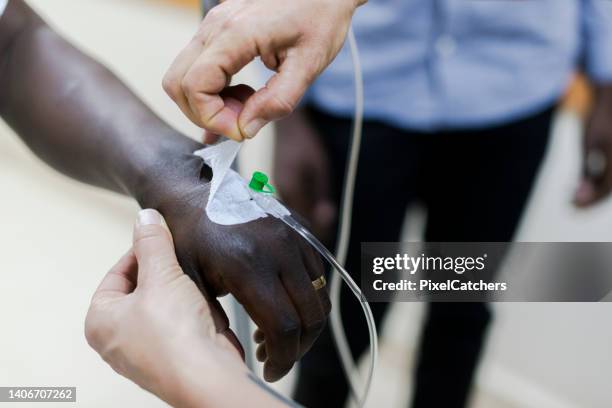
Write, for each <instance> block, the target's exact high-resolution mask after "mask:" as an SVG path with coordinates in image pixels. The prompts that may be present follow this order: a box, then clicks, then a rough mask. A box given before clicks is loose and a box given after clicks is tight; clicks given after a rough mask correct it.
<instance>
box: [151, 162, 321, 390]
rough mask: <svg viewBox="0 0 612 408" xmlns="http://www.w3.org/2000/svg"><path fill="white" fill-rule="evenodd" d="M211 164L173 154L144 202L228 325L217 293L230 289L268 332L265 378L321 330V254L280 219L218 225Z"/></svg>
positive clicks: (286, 366)
mask: <svg viewBox="0 0 612 408" xmlns="http://www.w3.org/2000/svg"><path fill="white" fill-rule="evenodd" d="M209 179H210V168H209V167H207V166H206V165H205V164H204V162H203V161H202V159H201V158H199V157H197V156H194V155H192V154H189V155H185V156H180V157H174V158H168V162H167V163H165V164H163V165H161V164H160V165H159V166H158V168H157V169H155V171H154V172H153V171H152V172H151V173H149V174H148V176H147V180H148V181H147V182H145V183H144V184H145V185H142V196H141V197H140V198H139V202H140V204H141V205H142V206H143V207H147V208H157V209H158V210H159V211H160V212H161V213H162V214H163V215H164V217H165V218H166V221H167V222H168V226H169V227H170V230H171V231H172V233H173V236H174V242H175V247H176V254H177V257H178V259H179V262H180V265H181V266H182V268H183V270H184V271H185V273H186V274H187V275H189V276H190V277H191V278H192V279H193V280H194V281H195V282H196V283H197V285H198V287H199V288H200V289H201V290H202V292H203V293H204V294H205V296H206V297H207V299H208V300H209V305H211V307H212V308H213V309H214V310H217V311H218V313H217V314H216V316H217V317H218V319H217V320H216V321H215V323H216V326H217V328H219V329H221V328H223V327H227V325H228V321H227V319H226V318H222V317H223V316H222V314H223V311H222V309H221V306H220V305H219V303H218V302H217V301H216V298H217V297H220V296H223V295H225V294H227V293H231V294H232V295H233V296H234V297H235V298H236V299H237V300H238V301H239V302H240V303H241V304H242V305H243V306H244V307H245V309H246V311H247V312H248V314H249V316H250V317H251V318H252V319H253V321H254V322H255V324H256V325H257V326H258V328H259V329H261V331H263V333H264V334H265V343H264V347H265V350H266V359H265V363H264V377H265V379H266V380H268V381H275V380H278V379H280V378H281V377H283V376H284V375H285V374H287V373H288V372H289V370H290V369H291V367H293V365H294V363H295V362H296V361H297V360H298V359H299V358H301V357H302V356H303V355H304V353H306V352H307V351H308V350H309V349H310V347H311V346H312V344H313V343H314V341H315V340H316V339H317V337H318V336H319V334H320V333H321V331H322V330H323V328H324V326H325V323H326V320H327V316H328V314H329V311H330V309H331V303H330V300H329V297H328V294H327V291H325V290H318V291H316V290H315V289H314V287H313V285H312V281H314V280H316V279H318V278H319V277H320V276H321V275H323V272H324V268H323V263H322V261H321V259H320V257H319V256H318V254H317V253H316V252H315V251H314V250H313V249H312V248H311V247H310V245H309V244H307V243H306V241H304V240H303V239H302V238H301V237H300V236H299V235H298V234H297V233H296V232H294V231H293V230H292V229H291V228H289V227H288V226H287V225H285V224H284V223H283V222H282V221H280V220H278V219H276V218H274V217H266V218H262V219H258V220H254V221H251V222H248V223H245V224H239V225H231V226H226V225H219V224H215V223H214V222H212V221H211V220H210V219H209V218H208V217H207V215H206V210H205V207H206V203H207V200H208V193H209V189H210V183H209V182H208V181H207V180H209Z"/></svg>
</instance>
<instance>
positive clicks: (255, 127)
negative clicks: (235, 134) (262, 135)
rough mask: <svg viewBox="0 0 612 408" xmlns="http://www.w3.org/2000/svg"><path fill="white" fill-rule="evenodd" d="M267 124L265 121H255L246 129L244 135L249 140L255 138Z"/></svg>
mask: <svg viewBox="0 0 612 408" xmlns="http://www.w3.org/2000/svg"><path fill="white" fill-rule="evenodd" d="M265 124H266V121H265V120H263V119H253V120H252V121H250V122H249V123H247V125H246V126H245V127H244V135H245V136H246V137H247V139H252V138H254V137H255V135H256V134H257V132H259V131H260V130H261V128H262V127H264V125H265Z"/></svg>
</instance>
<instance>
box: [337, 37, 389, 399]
mask: <svg viewBox="0 0 612 408" xmlns="http://www.w3.org/2000/svg"><path fill="white" fill-rule="evenodd" d="M348 44H349V49H350V53H351V60H352V63H353V85H354V92H355V113H354V117H353V128H352V137H351V144H350V148H349V149H350V150H349V155H348V162H347V166H346V173H345V177H344V191H343V193H342V206H341V218H340V229H339V233H338V243H337V246H336V259H337V260H338V262H339V263H340V264H342V265H344V264H345V263H346V258H347V254H348V246H349V241H350V235H351V221H352V220H351V217H352V212H353V195H354V190H355V180H356V178H357V164H358V163H359V151H360V148H361V135H362V127H363V109H364V106H363V105H364V95H363V94H364V92H363V75H362V70H361V61H360V58H359V49H358V48H357V40H356V39H355V34H354V32H353V29H352V28H350V29H349V33H348ZM341 287H342V281H341V279H340V277H339V276H338V275H337V274H335V275H334V276H333V277H332V280H331V285H330V297H331V300H332V304H334V305H335V306H336V307H334V308H333V309H332V312H331V319H330V323H331V329H332V333H333V338H334V342H335V344H336V348H337V350H338V354H339V356H340V361H341V362H342V367H343V369H344V373H345V375H346V377H347V381H348V383H349V387H350V390H351V394H352V396H353V399H354V400H355V401H356V402H357V405H358V406H363V404H365V402H366V401H365V398H366V397H367V393H368V391H369V387H370V384H371V381H372V375H373V371H374V368H375V364H376V360H377V354H378V344H377V340H378V338H377V337H376V338H375V339H374V340H372V338H370V345H372V344H375V346H376V347H370V360H371V366H370V372H369V375H368V378H367V380H366V384H367V387H366V388H365V390H366V392H365V393H364V394H363V397H362V398H360V397H359V396H360V394H359V393H358V391H357V390H359V389H360V388H361V387H359V380H358V370H357V367H356V364H355V362H354V359H353V355H352V353H351V349H350V347H349V344H348V341H347V339H346V333H345V332H344V326H343V324H342V313H341V308H340V296H341V290H340V289H341ZM361 300H362V301H363V300H364V299H361ZM362 304H363V303H362ZM372 326H374V322H372ZM369 327H370V324H369V322H368V329H369ZM374 327H375V326H374ZM370 337H372V336H371V335H370Z"/></svg>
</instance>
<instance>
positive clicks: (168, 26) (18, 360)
mask: <svg viewBox="0 0 612 408" xmlns="http://www.w3.org/2000/svg"><path fill="white" fill-rule="evenodd" d="M29 2H30V4H32V6H34V7H35V8H36V9H37V10H38V11H39V12H40V13H41V14H43V15H44V16H45V17H46V18H47V19H48V20H49V21H50V22H51V23H52V24H53V25H54V26H55V27H56V28H57V29H58V30H59V31H60V32H62V33H63V34H64V35H66V36H67V37H68V38H69V39H71V40H72V41H73V42H75V43H76V44H77V45H78V46H79V47H81V48H82V49H84V50H85V51H87V52H88V53H90V54H91V55H93V56H95V57H96V58H98V59H100V60H101V61H103V62H105V63H106V64H107V65H109V66H110V67H111V68H112V69H113V70H114V71H115V72H116V73H118V74H119V76H120V77H122V78H123V79H124V80H125V81H127V83H128V84H129V85H130V87H131V88H132V89H133V90H135V91H136V93H137V94H139V95H140V96H141V97H142V98H144V100H145V101H146V102H147V103H148V104H149V105H150V106H151V107H152V108H153V109H154V110H155V111H156V112H157V113H158V114H159V115H161V116H162V117H163V118H164V119H165V120H167V121H169V122H170V123H171V124H172V125H174V126H175V127H177V128H178V129H180V130H182V131H183V132H185V133H186V134H188V135H190V136H192V137H195V138H197V137H199V131H198V129H196V128H194V127H193V126H192V125H190V123H188V121H187V120H186V119H184V118H183V117H182V115H181V113H180V112H179V110H178V109H177V108H176V107H175V105H174V104H173V103H172V102H171V101H170V100H169V99H168V98H167V97H166V96H165V94H164V93H163V90H162V89H161V85H160V83H161V78H162V76H163V74H164V72H165V69H166V68H167V67H168V66H169V64H170V63H171V61H172V59H173V58H174V57H175V55H176V54H177V53H178V51H179V50H180V49H181V48H182V47H183V46H184V45H185V44H186V43H187V41H188V40H189V38H190V37H191V36H192V35H193V33H194V31H195V29H196V26H197V23H198V21H199V17H198V12H197V6H196V1H195V0H180V1H179V0H175V1H162V0H29ZM255 71H256V70H255V69H253V68H252V67H251V68H250V69H247V70H246V71H245V72H244V73H242V74H241V75H240V78H239V79H238V80H246V81H249V83H251V84H258V82H259V81H258V79H257V78H256V75H255ZM581 92H582V91H578V93H577V94H575V95H576V96H574V97H573V98H572V101H574V102H572V103H570V105H571V106H577V107H578V110H577V112H580V111H581V110H583V109H584V106H585V102H584V101H585V100H586V99H584V97H583V96H582V95H583V94H582V93H581ZM576 101H577V102H576ZM581 131H582V129H581V122H580V113H575V112H572V111H565V112H563V113H561V114H560V115H559V117H558V118H557V121H556V125H555V129H554V137H553V145H552V148H551V150H550V152H549V157H548V160H547V163H546V166H545V168H544V170H543V172H542V174H541V177H540V180H539V183H538V187H537V191H536V193H535V195H534V197H533V200H532V203H531V206H530V208H529V211H528V214H527V217H526V218H525V220H524V222H523V226H522V228H521V232H520V235H519V237H518V239H519V240H524V241H610V240H611V238H612V202H607V203H604V204H603V205H600V206H598V207H596V208H594V209H592V210H589V211H584V212H583V211H578V210H576V209H574V208H573V207H572V205H571V197H572V193H573V189H574V187H575V184H576V181H577V177H578V168H579V152H580V136H581ZM272 147H273V137H272V135H271V130H270V129H267V130H266V133H265V134H263V135H261V136H260V137H258V138H256V139H255V140H253V141H251V142H249V143H248V144H247V146H246V147H245V148H244V149H243V154H242V156H241V159H240V161H241V166H242V169H243V170H244V172H245V173H250V172H251V171H252V170H253V169H256V168H257V169H262V170H264V171H267V172H271V171H270V170H271V153H270V152H271V150H272ZM0 192H1V193H0V197H2V200H1V203H0V227H1V228H0V254H1V255H2V256H1V257H0V273H1V275H2V281H1V283H0V322H1V324H2V330H1V331H0V333H1V334H0V385H2V386H9V385H10V386H17V385H23V386H37V385H38V386H76V387H78V391H77V399H78V404H77V405H78V406H84V407H108V406H117V405H118V406H147V407H155V406H164V404H163V403H161V402H159V401H157V400H156V399H155V398H154V397H152V396H150V395H148V394H147V393H145V392H143V391H142V390H140V389H139V388H138V387H137V386H135V385H133V384H131V383H130V382H128V381H127V380H124V379H123V378H122V377H120V376H118V375H117V374H115V373H114V372H113V371H112V370H111V369H110V368H109V367H108V366H106V364H105V363H104V362H103V361H102V360H101V359H100V358H99V357H98V356H97V355H96V354H95V353H94V352H93V351H92V350H90V349H89V347H88V346H87V344H86V342H85V338H84V336H83V319H84V316H85V313H86V310H87V306H88V304H89V299H90V296H91V294H92V293H93V290H94V289H95V287H96V286H97V284H98V283H99V280H100V279H101V277H102V276H103V274H104V273H105V272H106V271H107V270H108V268H109V267H110V266H111V265H112V264H114V262H115V261H116V260H117V259H118V258H119V256H120V255H121V254H123V253H124V252H125V250H126V249H127V248H128V246H129V244H130V241H131V226H132V222H133V219H134V216H135V213H136V210H137V206H136V204H135V203H133V202H132V201H131V200H129V199H127V198H124V197H120V196H117V195H114V194H111V193H107V192H104V191H101V190H97V189H93V188H91V187H88V186H83V185H81V184H78V183H76V182H74V181H72V180H69V179H67V178H65V177H63V176H61V175H59V174H57V173H55V172H53V171H52V170H50V169H49V168H48V167H46V166H45V165H44V164H42V163H41V162H39V161H38V160H37V159H36V158H35V157H34V156H33V155H32V154H31V153H29V151H28V150H27V149H26V148H25V147H24V146H23V144H22V143H21V142H20V141H19V140H18V138H17V137H16V136H15V135H14V134H13V133H12V132H11V131H10V130H9V129H8V128H7V127H6V126H5V125H4V124H3V123H2V122H1V121H0ZM421 221H422V214H420V213H419V211H418V209H417V210H415V211H412V212H411V214H410V217H409V221H408V222H407V223H406V224H407V228H406V237H407V239H415V238H418V237H419V226H420V225H421V224H422V222H421ZM421 309H422V307H421V305H418V304H397V305H396V306H394V311H393V313H392V314H391V315H390V316H389V318H388V320H387V322H386V324H385V328H384V339H383V348H382V357H381V366H380V371H379V373H378V378H377V383H376V387H375V390H374V395H373V396H372V398H371V406H372V407H375V406H376V407H378V406H389V407H403V406H405V403H404V402H403V401H404V399H405V398H406V397H407V396H408V394H409V393H410V387H407V384H409V381H410V377H411V367H412V365H411V364H412V361H413V360H414V351H415V350H414V348H415V345H416V344H417V339H416V337H417V336H418V330H419V319H420V314H421ZM495 310H496V312H497V316H496V321H495V324H494V326H493V328H492V331H491V341H490V343H489V346H488V348H487V352H486V355H485V358H484V361H483V364H482V367H481V371H480V375H479V381H478V386H477V390H476V392H475V396H474V406H475V407H487V408H512V407H528V408H531V407H534V408H536V407H537V408H547V407H550V408H553V407H554V408H562V407H567V408H570V407H585V408H586V407H589V408H590V407H593V408H599V407H601V408H603V407H609V406H610V404H611V402H612V389H610V387H609V379H610V377H611V376H612V353H611V352H610V347H611V345H612V324H610V322H611V319H610V316H612V305H608V304H542V303H541V304H497V305H495ZM202 375H203V376H205V375H214V374H212V373H202ZM291 380H292V379H291V377H290V378H289V379H287V380H286V381H284V382H282V383H281V384H280V385H279V387H280V388H281V389H284V390H286V389H288V387H289V386H290V383H291ZM440 392H443V390H440ZM7 406H8V404H7ZM46 406H47V405H46ZM48 406H53V404H50V405H48Z"/></svg>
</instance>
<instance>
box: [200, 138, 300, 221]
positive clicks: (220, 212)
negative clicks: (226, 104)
mask: <svg viewBox="0 0 612 408" xmlns="http://www.w3.org/2000/svg"><path fill="white" fill-rule="evenodd" d="M241 147H242V143H238V142H236V141H234V140H225V141H222V142H219V143H217V144H216V145H214V146H209V147H205V148H204V149H200V150H198V151H195V152H194V153H193V154H195V155H196V156H199V157H201V158H202V159H203V160H204V162H205V163H206V164H207V165H208V166H210V168H211V169H212V173H213V176H212V180H211V183H210V193H209V195H208V203H207V204H206V215H208V218H209V219H210V220H211V221H212V222H214V223H216V224H221V225H236V224H243V223H245V222H249V221H253V220H256V219H259V218H265V217H267V216H268V214H270V215H272V216H274V217H277V218H282V217H283V216H285V215H290V212H289V210H287V209H286V208H285V207H284V206H283V205H282V204H280V203H279V202H278V201H277V200H276V199H274V198H273V197H271V196H268V195H265V194H262V193H258V192H255V191H253V190H251V189H250V188H249V186H248V183H247V182H246V180H245V179H243V178H242V177H241V176H240V174H238V173H237V172H236V171H234V170H232V168H231V166H232V163H233V162H234V160H235V159H236V156H237V155H238V152H239V151H240V148H241Z"/></svg>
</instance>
